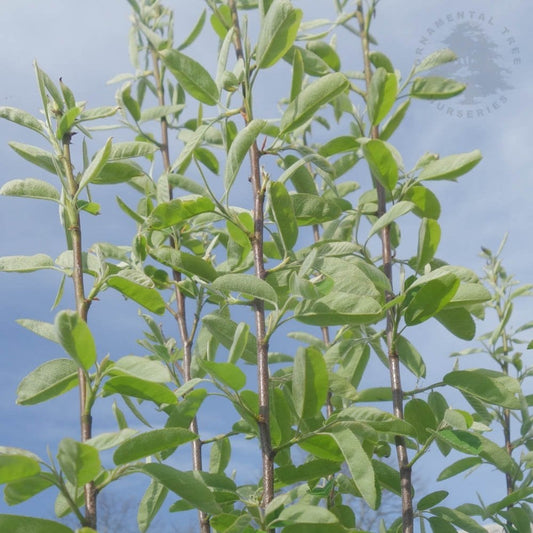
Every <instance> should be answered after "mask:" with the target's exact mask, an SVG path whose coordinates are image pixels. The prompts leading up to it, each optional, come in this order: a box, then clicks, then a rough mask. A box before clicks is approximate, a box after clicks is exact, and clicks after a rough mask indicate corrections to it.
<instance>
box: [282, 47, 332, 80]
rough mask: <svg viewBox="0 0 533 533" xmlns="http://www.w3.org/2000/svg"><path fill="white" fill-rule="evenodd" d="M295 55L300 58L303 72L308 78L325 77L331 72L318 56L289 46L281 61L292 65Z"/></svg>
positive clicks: (306, 50)
mask: <svg viewBox="0 0 533 533" xmlns="http://www.w3.org/2000/svg"><path fill="white" fill-rule="evenodd" d="M296 53H299V54H300V55H301V56H302V60H303V67H304V72H305V73H306V74H309V76H325V75H326V74H328V73H330V72H331V69H330V67H329V65H328V64H327V63H326V62H325V61H324V60H323V59H322V58H321V57H320V56H319V55H317V54H315V53H314V52H312V51H311V50H308V49H307V48H301V47H299V46H291V48H289V50H288V51H287V53H286V54H285V56H284V57H283V59H284V60H285V61H288V62H289V63H291V64H292V63H293V62H294V56H295V55H296Z"/></svg>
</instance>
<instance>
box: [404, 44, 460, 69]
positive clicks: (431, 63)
mask: <svg viewBox="0 0 533 533" xmlns="http://www.w3.org/2000/svg"><path fill="white" fill-rule="evenodd" d="M456 59H457V56H456V55H455V54H454V53H453V52H452V51H451V50H450V49H449V48H443V49H442V50H436V51H435V52H432V53H431V54H429V55H428V56H427V57H425V58H424V59H422V61H420V63H418V65H417V66H416V67H415V70H414V73H415V74H418V73H419V72H424V71H425V70H430V69H432V68H435V67H438V66H440V65H444V64H445V63H450V62H452V61H455V60H456Z"/></svg>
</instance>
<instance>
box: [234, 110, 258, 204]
mask: <svg viewBox="0 0 533 533" xmlns="http://www.w3.org/2000/svg"><path fill="white" fill-rule="evenodd" d="M265 125H266V121H265V120H252V121H251V122H250V123H249V124H248V125H247V126H246V127H245V128H243V129H242V130H241V131H239V133H237V136H236V137H235V139H233V142H232V143H231V146H230V149H229V152H228V157H227V161H226V168H225V171H224V187H225V193H224V194H225V195H226V196H227V195H228V194H229V191H230V189H231V187H232V185H233V183H234V181H235V178H236V177H237V174H238V172H239V169H240V168H241V165H242V162H243V160H244V158H245V156H246V154H247V153H248V151H249V150H250V148H251V147H252V145H253V144H254V142H255V140H256V139H257V136H258V135H259V134H260V133H261V130H262V129H263V128H264V127H265Z"/></svg>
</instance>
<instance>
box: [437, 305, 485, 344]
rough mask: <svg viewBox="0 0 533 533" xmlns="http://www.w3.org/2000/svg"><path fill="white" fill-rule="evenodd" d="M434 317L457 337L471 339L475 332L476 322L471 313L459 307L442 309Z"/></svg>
mask: <svg viewBox="0 0 533 533" xmlns="http://www.w3.org/2000/svg"><path fill="white" fill-rule="evenodd" d="M435 318H436V319H437V320H438V321H439V322H440V323H441V324H442V325H443V326H444V327H445V328H446V329H447V330H448V331H449V332H450V333H453V334H454V335H455V336H456V337H458V338H459V339H464V340H466V341H471V340H472V339H473V338H474V336H475V334H476V323H475V322H474V319H473V318H472V315H471V314H470V313H469V312H468V311H467V310H466V309H463V308H461V307H458V308H457V309H443V310H442V311H440V312H439V313H437V314H436V315H435Z"/></svg>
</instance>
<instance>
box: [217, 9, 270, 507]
mask: <svg viewBox="0 0 533 533" xmlns="http://www.w3.org/2000/svg"><path fill="white" fill-rule="evenodd" d="M228 5H229V8H230V10H231V16H232V22H233V29H234V45H235V53H236V56H237V59H242V60H243V61H244V60H245V57H244V51H243V47H242V38H241V31H240V25H239V16H238V13H237V7H236V3H235V0H229V2H228ZM243 99H244V106H243V113H242V114H243V117H244V121H245V123H246V124H248V123H249V122H250V121H251V120H252V118H253V116H252V110H251V105H250V95H249V79H247V80H245V82H244V83H243ZM259 160H260V152H259V149H258V147H257V143H255V142H254V143H253V145H252V147H251V149H250V163H251V177H250V181H251V183H252V194H253V206H254V209H253V215H254V234H253V237H252V239H251V242H252V254H253V258H254V268H255V275H256V276H257V277H258V278H260V279H265V277H266V270H265V263H264V256H263V237H264V235H263V233H264V202H265V188H264V183H263V179H262V175H261V166H260V162H259ZM254 314H255V324H256V336H257V387H258V396H259V416H258V420H257V423H258V429H259V439H260V442H261V456H262V467H263V500H262V506H263V507H266V506H267V505H268V504H269V503H270V502H271V501H272V499H273V498H274V453H273V450H272V441H271V438H270V391H269V386H270V376H269V367H268V340H267V334H266V318H265V306H264V303H263V301H262V300H255V301H254Z"/></svg>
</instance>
